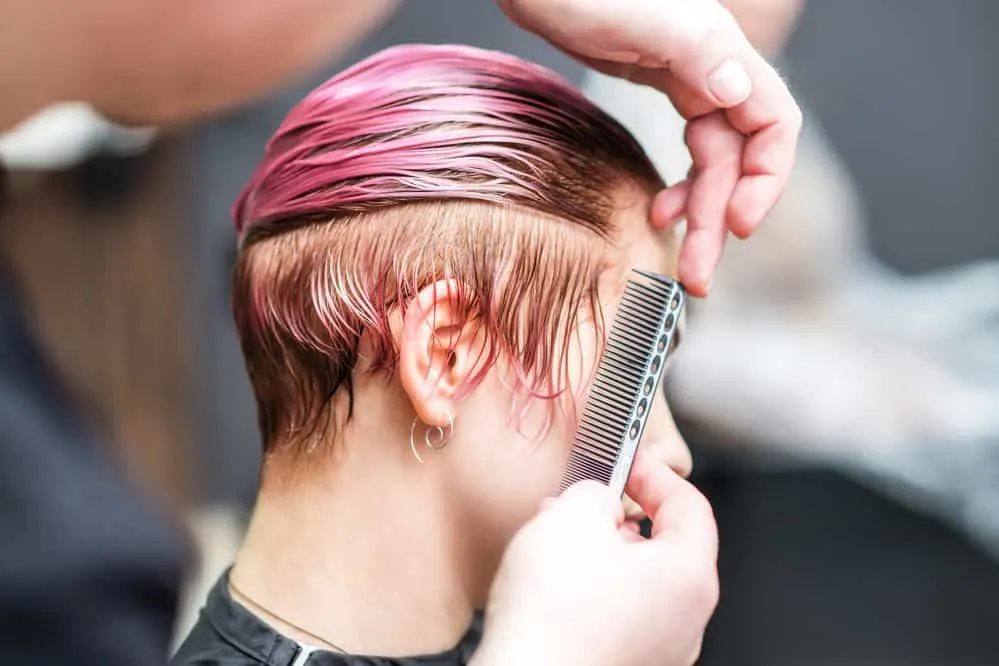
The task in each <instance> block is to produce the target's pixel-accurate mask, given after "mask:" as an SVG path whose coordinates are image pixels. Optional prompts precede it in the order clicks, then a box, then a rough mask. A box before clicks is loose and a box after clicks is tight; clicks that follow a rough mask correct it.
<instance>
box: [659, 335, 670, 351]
mask: <svg viewBox="0 0 999 666" xmlns="http://www.w3.org/2000/svg"><path fill="white" fill-rule="evenodd" d="M667 342H668V340H667V339H666V336H665V335H664V336H663V337H661V338H659V344H658V345H656V350H657V351H658V352H659V353H660V354H662V353H663V352H664V351H666V343H667Z"/></svg>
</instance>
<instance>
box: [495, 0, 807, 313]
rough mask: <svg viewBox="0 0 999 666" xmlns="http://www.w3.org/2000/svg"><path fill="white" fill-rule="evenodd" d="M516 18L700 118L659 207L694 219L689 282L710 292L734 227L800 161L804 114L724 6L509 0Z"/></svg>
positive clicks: (709, 0)
mask: <svg viewBox="0 0 999 666" xmlns="http://www.w3.org/2000/svg"><path fill="white" fill-rule="evenodd" d="M499 3H500V5H501V6H502V8H503V9H504V11H505V12H506V13H507V15H508V16H510V18H512V19H513V20H514V21H515V22H516V23H518V24H519V25H521V26H522V27H524V28H526V29H528V30H531V31H532V32H535V33H537V34H538V35H540V36H542V37H544V38H545V39H547V40H548V41H550V42H551V43H552V44H554V45H555V46H557V47H559V48H561V49H562V50H564V51H566V52H567V53H569V54H570V55H573V56H575V57H576V58H578V59H579V60H581V61H583V62H584V63H586V64H588V65H590V66H592V67H594V68H595V69H597V70H600V71H602V72H605V73H607V74H611V75H614V76H619V77H622V78H625V79H628V80H631V81H634V82H636V83H642V84H647V85H650V86H652V87H655V88H658V89H659V90H661V91H663V92H664V93H666V94H667V95H668V96H669V98H670V100H672V102H673V105H674V106H675V107H676V108H677V110H678V111H679V112H680V113H681V114H683V116H684V117H685V118H687V120H688V121H689V124H688V127H687V137H686V139H687V145H688V147H689V148H690V151H691V154H692V156H693V158H694V167H693V169H692V172H691V174H689V177H688V178H687V180H685V181H683V182H681V183H679V184H677V185H674V186H672V187H671V188H669V189H668V190H666V191H665V192H663V193H662V194H661V195H660V196H659V197H658V198H657V200H656V205H655V207H654V210H653V222H654V223H655V224H657V225H660V226H666V225H669V224H672V223H674V222H676V221H677V220H679V219H680V218H681V217H686V220H687V225H688V226H687V229H688V231H687V237H686V239H685V240H684V244H683V248H682V251H681V255H680V266H679V273H680V274H679V278H680V280H681V281H682V282H683V283H684V284H685V285H686V286H687V288H688V290H689V291H690V292H691V293H692V294H693V295H695V296H706V295H707V292H708V288H709V285H710V282H711V278H712V276H713V274H714V270H715V266H716V264H717V263H718V260H719V259H720V258H721V254H722V249H723V247H724V244H725V240H726V238H727V235H728V232H729V231H731V232H732V233H734V234H735V235H736V236H738V237H739V238H746V237H748V236H749V235H751V234H752V233H753V231H755V229H756V227H757V225H758V224H759V223H760V221H761V220H762V219H763V217H764V216H765V215H766V214H767V213H768V212H769V211H770V209H771V208H772V207H773V206H774V204H775V203H776V202H777V199H778V198H779V197H780V194H781V192H782V191H783V190H784V186H785V185H786V184H787V180H788V177H789V176H790V173H791V167H792V165H793V163H794V156H795V151H796V149H797V143H798V133H799V131H800V130H801V110H800V109H799V108H798V105H797V104H796V103H795V101H794V98H793V97H792V96H791V93H790V92H789V91H788V89H787V86H786V85H785V84H784V82H783V81H782V80H781V78H780V76H778V74H777V72H776V71H775V70H774V69H773V67H771V66H770V65H769V64H768V63H767V61H766V60H765V59H764V58H763V56H761V55H760V54H759V53H758V52H757V51H756V49H754V48H753V46H752V45H751V44H750V43H749V41H748V40H747V39H746V36H745V35H744V34H743V32H742V30H740V28H739V25H738V23H737V22H736V20H735V19H734V18H733V16H732V14H731V13H730V12H729V11H728V10H727V9H726V8H725V7H724V6H723V5H722V4H720V3H719V2H718V0H616V1H615V2H607V0H499Z"/></svg>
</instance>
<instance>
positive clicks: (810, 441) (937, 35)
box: [0, 0, 999, 666]
mask: <svg viewBox="0 0 999 666" xmlns="http://www.w3.org/2000/svg"><path fill="white" fill-rule="evenodd" d="M727 4H729V6H730V7H731V9H732V10H733V11H734V12H735V13H736V14H737V16H738V17H739V18H740V20H742V21H743V25H744V27H745V28H746V30H747V32H749V33H750V36H751V37H752V38H753V39H754V40H756V42H757V46H758V47H759V48H760V49H761V50H763V51H764V52H765V53H766V54H767V55H768V56H769V57H771V58H772V59H773V60H774V61H775V62H777V63H779V64H780V67H781V70H782V71H783V73H784V74H785V76H786V77H787V78H788V80H789V81H790V82H791V84H792V88H793V89H794V91H795V92H796V94H797V95H798V96H799V98H800V101H801V102H802V104H803V106H804V107H805V109H806V131H805V135H804V137H803V140H802V146H801V150H800V155H799V164H798V167H797V170H796V172H795V176H794V178H793V180H792V183H791V185H790V187H789V190H788V192H787V194H786V196H785V197H784V199H783V200H782V203H781V204H780V206H779V207H778V209H777V210H775V211H774V213H773V215H772V216H771V219H770V220H769V221H768V222H767V224H766V226H765V227H764V228H763V229H762V230H761V232H760V233H759V234H758V236H757V237H756V238H755V239H754V240H753V241H752V242H750V243H747V244H741V243H734V244H732V245H731V246H730V247H729V249H728V253H727V257H726V261H725V262H724V263H723V265H722V267H721V270H720V273H719V276H718V278H717V280H716V283H715V287H714V293H713V296H712V298H711V299H710V301H708V302H706V303H702V304H698V306H697V307H695V308H694V309H693V311H692V313H691V314H692V318H691V328H690V334H689V335H688V337H687V342H685V345H684V348H683V349H682V351H681V353H680V355H679V357H678V358H677V361H676V364H675V366H674V367H673V368H672V369H671V374H670V375H669V379H668V382H667V383H668V391H669V393H670V398H671V402H672V404H673V405H674V411H675V412H676V413H677V416H678V419H679V420H680V421H681V425H682V429H683V430H684V432H685V434H686V435H687V438H688V441H689V442H690V443H691V445H692V448H693V449H694V451H695V461H696V466H697V469H696V472H695V481H696V483H697V484H698V485H699V487H701V488H702V490H703V491H704V492H705V493H706V494H707V495H708V496H709V497H710V498H711V500H712V502H713V504H714V506H715V510H716V513H717V517H718V520H719V526H720V531H721V539H722V551H721V553H722V554H721V565H720V566H721V577H722V590H723V593H722V601H721V604H720V607H719V611H718V614H717V616H716V618H715V620H714V621H713V623H712V625H711V627H710V630H709V633H708V636H707V641H706V643H705V646H704V654H703V657H702V660H701V663H702V664H705V665H710V666H729V665H733V666H734V665H738V666H755V665H757V664H759V665H761V666H763V665H766V666H784V665H787V666H791V665H795V666H799V665H803V664H808V665H812V666H826V665H828V666H832V665H853V664H857V665H864V666H902V665H911V666H923V665H926V666H929V665H934V666H963V665H968V666H971V665H975V666H978V665H981V666H985V665H992V664H997V663H999V631H996V630H995V628H996V626H997V621H999V266H997V262H999V220H997V219H996V216H995V214H994V212H993V205H992V200H991V195H992V193H993V191H994V189H995V187H994V184H993V183H994V181H995V179H996V178H997V177H999V129H997V127H999V126H997V125H996V123H995V122H994V120H993V119H994V118H995V117H996V116H997V114H999V82H997V80H996V77H995V75H994V73H993V72H992V71H991V70H992V63H995V62H999V43H997V42H996V41H995V40H994V39H992V36H993V32H994V27H995V26H996V25H999V5H997V4H996V3H994V2H991V0H956V1H954V2H940V1H939V0H878V1H877V2H871V1H870V0H835V1H834V0H809V1H808V2H807V3H806V2H804V1H802V0H729V2H728V3H727ZM413 41H425V42H464V43H470V44H474V45H477V46H482V47H488V48H495V49H500V50H504V51H508V52H511V53H514V54H517V55H519V56H522V57H525V58H528V59H531V60H534V61H537V62H540V63H543V64H545V65H548V66H550V67H553V68H555V69H557V70H558V71H560V72H562V73H563V74H564V75H566V76H568V77H569V78H571V79H572V80H573V81H575V82H577V83H578V84H579V85H581V86H583V87H584V89H585V90H586V91H587V93H588V94H590V95H591V96H592V97H593V98H594V99H595V100H597V101H598V102H600V103H601V104H602V105H603V106H605V108H607V109H608V110H610V111H611V112H612V113H613V114H614V115H616V116H618V117H619V118H620V119H621V120H622V122H624V123H625V124H626V125H628V126H629V127H630V128H631V129H632V130H633V131H634V132H635V133H636V135H638V136H639V138H640V139H641V140H642V141H643V142H644V143H645V145H646V146H647V148H648V150H649V152H650V153H651V154H652V156H653V157H654V159H655V160H656V161H657V163H658V164H659V165H660V166H661V168H662V170H663V172H664V174H665V175H666V176H667V178H668V179H670V180H676V179H678V178H680V177H682V176H683V174H684V173H685V171H686V168H687V165H688V164H689V157H688V156H687V155H686V153H685V151H684V149H683V145H682V124H681V123H680V121H679V119H678V118H676V116H675V114H674V113H673V112H672V111H671V109H670V108H669V106H668V104H666V103H665V102H664V100H663V99H662V98H660V97H659V96H658V95H652V94H650V93H649V92H648V91H645V90H642V89H638V88H634V87H631V86H628V85H626V84H621V83H618V82H613V81H608V80H606V79H602V78H601V77H597V76H595V75H592V74H589V73H587V72H584V71H583V69H582V68H581V67H579V66H578V65H576V64H575V63H573V62H571V61H570V60H568V59H567V58H565V57H563V56H562V55H561V54H559V53H557V52H555V51H554V50H553V49H551V48H549V47H548V46H547V45H545V44H544V43H542V42H541V41H539V40H537V39H535V38H533V37H532V36H530V35H527V34H525V33H522V32H520V31H519V30H518V29H517V28H515V27H514V26H513V25H511V24H510V23H509V22H508V21H506V20H505V19H504V18H503V17H502V16H501V14H500V12H499V11H498V10H497V9H496V7H495V4H494V3H493V2H492V1H491V0H463V1H461V2H458V1H457V0H420V1H419V2H408V3H404V5H403V8H402V10H401V11H400V12H399V13H398V14H396V15H395V17H394V18H393V19H391V20H390V22H389V23H387V24H386V25H385V26H384V27H383V28H382V29H381V30H380V31H378V32H377V33H376V34H375V35H373V36H372V37H371V38H370V39H368V40H367V41H366V42H365V43H364V44H363V45H362V46H361V47H359V48H358V49H355V51H354V52H352V53H351V54H350V55H349V56H348V57H347V58H345V59H344V60H341V61H337V62H330V63H329V66H328V67H327V68H326V69H325V70H324V71H322V72H318V73H316V75H315V76H313V77H311V78H310V79H308V80H303V81H298V82H294V84H293V85H290V86H289V87H288V88H287V89H285V90H283V91H281V92H280V93H279V94H277V95H275V96H273V97H272V98H270V99H268V100H266V101H263V102H260V103H258V104H255V105H252V106H250V107H248V108H245V109H242V110H240V111H238V112H235V113H232V114H229V115H226V116H224V117H218V118H214V119H211V120H209V121H206V122H204V123H202V124H200V125H196V126H191V127H187V128H184V129H182V130H174V131H171V132H169V133H157V132H155V131H154V130H152V129H148V130H141V129H140V130H135V129H132V130H124V129H122V128H119V127H116V126H114V125H112V124H110V123H108V122H106V121H104V120H103V119H101V118H100V117H98V116H95V115H94V114H93V113H92V112H90V110H89V109H87V108H86V107H80V106H75V105H67V106H64V107H59V108H55V109H52V110H50V111H49V112H48V113H46V114H45V115H44V116H43V117H39V118H36V119H34V120H33V121H31V122H29V123H27V124H26V125H24V126H22V127H20V128H18V129H17V130H15V131H14V132H12V133H10V134H9V135H7V136H2V137H0V159H2V160H3V161H4V162H5V163H6V164H7V166H8V168H9V173H8V175H7V179H8V182H7V186H6V188H5V190H6V191H5V195H4V196H5V201H4V206H5V208H4V211H5V212H4V217H3V220H2V222H3V223H2V224H0V251H2V252H3V253H4V254H5V255H7V256H8V257H9V259H10V262H11V264H12V266H13V267H14V269H15V272H16V273H17V278H18V281H19V283H20V287H21V288H22V290H23V291H24V293H25V294H26V297H27V299H28V302H29V305H30V308H31V313H32V317H33V320H34V324H35V325H36V327H37V328H38V329H39V331H40V332H41V334H42V336H43V337H44V339H45V342H46V345H47V347H48V350H49V352H50V354H51V356H52V358H53V359H54V361H55V362H56V364H57V365H58V366H59V368H60V369H61V371H62V373H63V375H64V376H65V377H66V379H67V381H68V383H69V384H70V386H71V387H72V389H73V390H74V391H75V392H76V394H77V396H78V398H79V401H80V404H81V405H82V406H83V408H84V409H85V410H86V411H87V413H88V414H89V415H90V416H91V417H92V421H93V423H94V426H95V427H97V428H100V429H102V430H103V431H105V432H107V433H108V434H109V435H110V436H111V438H112V439H113V441H114V442H115V443H116V451H117V453H118V454H119V455H120V459H121V461H122V463H123V464H124V466H125V467H126V469H127V470H128V471H129V473H130V474H132V476H133V477H134V478H135V479H136V480H138V481H139V482H140V483H141V484H142V485H143V487H145V488H147V489H148V490H149V492H150V493H152V494H154V495H155V496H156V497H157V498H158V499H159V500H160V501H161V502H163V503H164V504H165V505H166V506H168V507H170V508H171V509H172V510H173V511H175V512H176V513H177V515H179V516H182V517H183V518H184V520H186V521H187V522H188V524H189V525H190V526H191V530H192V535H193V538H194V539H195V543H196V544H197V548H198V551H199V553H200V556H201V557H200V561H199V567H198V569H197V570H196V571H192V574H191V581H190V588H189V593H188V595H187V598H186V599H185V602H184V609H183V613H182V617H181V621H180V626H178V633H183V632H184V631H186V629H187V627H188V626H189V624H190V623H191V622H192V621H193V613H194V612H196V609H197V606H198V604H199V602H200V598H202V597H203V594H204V586H205V585H206V584H208V582H210V581H211V580H213V579H214V578H215V576H216V575H217V574H218V573H219V572H220V571H221V569H222V568H223V567H224V566H225V565H226V564H228V562H229V560H230V558H231V557H232V555H233V553H234V551H235V548H236V547H237V545H238V543H239V539H240V535H241V532H242V526H243V520H244V519H245V517H246V515H247V512H248V511H249V508H250V506H251V503H252V501H253V496H254V493H255V490H256V482H257V477H256V475H257V467H258V462H259V459H258V454H259V444H258V437H257V432H256V425H255V415H254V410H253V405H252V401H251V398H250V393H249V388H248V384H247V381H246V378H245V374H244V370H243V366H242V360H241V355H240V352H239V349H238V346H237V342H236V338H235V334H234V332H233V329H232V325H231V322H230V315H229V310H228V293H227V290H228V273H229V269H230V266H231V262H232V260H233V257H234V237H233V233H232V227H231V224H230V219H229V216H228V209H229V206H230V204H231V203H232V201H233V200H234V198H235V197H236V195H237V194H238V192H239V189H240V187H241V186H242V184H243V183H244V181H245V180H246V178H247V177H248V176H249V174H250V171H251V170H252V168H253V167H254V165H255V164H256V161H257V159H258V157H259V155H260V154H261V150H262V146H263V144H264V142H265V141H266V139H267V137H268V136H269V135H270V134H271V132H272V131H273V130H274V129H275V128H276V126H277V125H278V123H279V122H280V121H281V119H282V118H283V116H284V114H285V113H286V112H287V110H288V109H289V108H290V107H291V105H292V104H294V103H295V102H296V101H297V100H298V99H299V98H300V97H301V96H302V95H303V94H304V93H305V92H306V91H307V90H308V89H310V88H311V87H313V86H314V85H315V84H317V83H318V82H319V81H321V80H323V79H325V78H326V77H328V76H329V75H330V74H332V73H333V72H335V71H337V70H338V69H340V68H342V67H343V66H345V65H346V64H348V63H349V62H352V61H355V60H357V59H359V58H362V57H364V56H366V55H368V54H370V53H372V52H374V51H376V50H378V49H380V48H383V47H385V46H388V45H391V44H394V43H399V42H413Z"/></svg>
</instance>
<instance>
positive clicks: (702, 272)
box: [677, 229, 724, 298]
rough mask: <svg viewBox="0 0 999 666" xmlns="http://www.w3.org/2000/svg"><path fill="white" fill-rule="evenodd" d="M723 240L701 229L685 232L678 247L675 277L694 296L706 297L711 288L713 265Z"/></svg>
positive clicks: (715, 263) (717, 258) (716, 261)
mask: <svg viewBox="0 0 999 666" xmlns="http://www.w3.org/2000/svg"><path fill="white" fill-rule="evenodd" d="M723 242H724V238H722V240H721V241H716V240H715V239H714V238H713V237H712V234H711V233H709V232H707V231H706V230H703V229H693V230H689V231H688V232H687V236H686V237H685V238H684V239H683V244H682V246H681V248H680V261H679V264H678V266H677V277H678V278H679V280H680V282H681V284H683V286H684V288H685V289H686V290H687V293H688V294H689V295H690V296H693V297H694V298H706V297H707V296H708V292H709V291H710V290H711V281H712V278H713V277H714V273H715V267H716V266H717V265H718V261H719V259H720V258H721V250H722V248H721V247H719V245H720V244H721V243H723Z"/></svg>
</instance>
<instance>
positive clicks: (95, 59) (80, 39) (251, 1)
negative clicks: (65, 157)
mask: <svg viewBox="0 0 999 666" xmlns="http://www.w3.org/2000/svg"><path fill="white" fill-rule="evenodd" d="M28 4H29V3H21V2H19V0H0V12H2V15H3V16H4V21H3V22H2V24H0V63H5V64H4V65H0V76H2V80H3V82H4V86H5V89H6V94H5V95H4V99H3V101H2V102H0V128H6V127H9V126H10V125H12V124H14V123H16V122H18V121H20V120H21V119H23V117H24V116H25V115H26V114H28V113H32V112H34V111H37V110H38V109H39V108H40V107H42V106H44V105H47V104H51V103H54V102H57V101H61V100H66V99H72V100H79V101H86V102H89V103H91V104H93V105H94V106H95V107H97V108H98V109H99V110H100V111H102V112H103V113H105V114H106V115H109V116H111V117H114V118H115V119H120V120H123V121H126V122H134V123H142V124H169V123H176V122H183V121H186V120H190V119H192V118H196V117H198V116H202V115H205V114H211V113H215V112H219V111H222V110H225V109H227V108H230V107H232V106H236V105H239V104H241V103H245V102H247V101H250V100H252V99H254V98H257V97H260V96H262V95H265V94H267V93H268V92H270V91H271V90H273V89H275V88H276V87H278V86H280V85H281V84H282V83H285V82H287V81H288V80H289V79H291V78H293V77H295V76H299V75H302V74H304V73H305V72H307V71H308V70H309V69H311V68H314V67H318V66H320V65H322V64H324V63H328V62H330V61H332V60H333V59H334V58H336V57H337V56H339V55H341V54H342V53H343V52H344V51H345V50H346V49H348V48H350V46H352V45H353V44H355V43H356V42H357V41H359V40H360V39H361V38H363V37H364V35H366V34H367V33H368V32H369V31H370V30H371V29H373V28H374V27H375V26H377V25H378V24H379V23H380V22H381V21H382V20H383V19H384V18H385V17H386V16H388V15H389V14H390V13H391V11H392V10H393V9H395V8H396V7H397V6H398V4H399V2H398V0H365V2H356V1H355V0H283V1H282V2H273V1H272V0H244V2H241V3H239V4H238V6H236V5H233V4H232V3H230V2H227V1H226V0H183V1H182V2H177V1H176V0H140V1H137V0H91V1H90V2H81V3H65V2H61V1H60V0H37V1H36V2H35V3H32V4H31V6H30V7H28V8H25V7H24V6H25V5H28ZM49 5H51V6H49Z"/></svg>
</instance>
